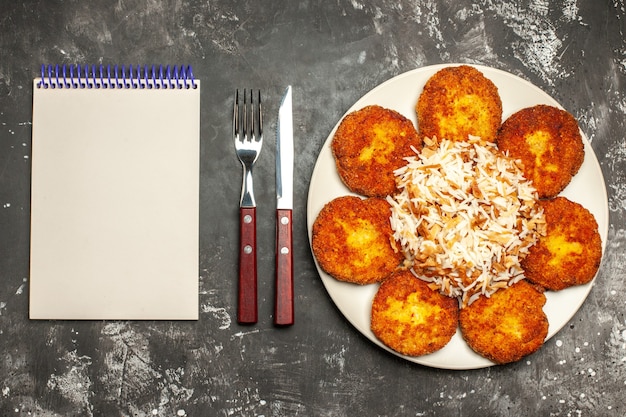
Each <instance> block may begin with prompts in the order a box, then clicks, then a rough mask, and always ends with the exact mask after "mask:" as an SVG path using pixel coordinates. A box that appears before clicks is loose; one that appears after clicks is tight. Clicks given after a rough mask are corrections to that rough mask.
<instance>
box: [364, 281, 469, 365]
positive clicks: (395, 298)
mask: <svg viewBox="0 0 626 417" xmlns="http://www.w3.org/2000/svg"><path fill="white" fill-rule="evenodd" d="M458 319H459V303H458V301H457V300H456V299H455V298H450V297H447V296H445V295H443V294H441V293H440V292H438V291H435V290H432V289H430V287H429V286H428V284H427V283H426V282H425V281H422V280H421V279H419V278H416V277H415V276H414V275H413V274H412V273H411V272H410V271H408V270H401V271H398V272H395V273H394V274H393V275H391V276H390V277H389V278H388V279H386V280H385V281H383V282H382V284H381V285H380V288H379V289H378V291H377V292H376V295H375V296H374V301H373V302H372V317H371V329H372V332H373V333H374V335H376V337H377V338H378V339H379V340H380V341H381V342H383V343H384V344H385V345H387V346H389V347H390V348H391V349H393V350H395V351H396V352H399V353H401V354H403V355H409V356H420V355H426V354H428V353H432V352H435V351H437V350H439V349H441V348H442V347H444V346H445V345H446V344H447V343H448V342H449V341H450V339H451V338H452V336H453V335H454V334H455V332H456V329H457V326H458Z"/></svg>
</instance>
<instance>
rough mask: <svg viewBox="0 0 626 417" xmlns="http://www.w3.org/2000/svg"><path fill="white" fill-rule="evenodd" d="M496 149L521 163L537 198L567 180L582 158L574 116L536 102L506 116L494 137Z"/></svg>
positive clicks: (551, 194)
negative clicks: (535, 104)
mask: <svg viewBox="0 0 626 417" xmlns="http://www.w3.org/2000/svg"><path fill="white" fill-rule="evenodd" d="M496 143H497V145H498V148H499V149H500V150H501V151H502V152H508V154H509V156H511V157H513V158H515V159H520V160H521V161H522V163H523V165H524V166H523V171H524V176H525V177H526V178H528V179H529V180H531V181H532V182H533V185H534V186H535V188H536V189H537V193H538V195H539V198H551V197H554V196H556V195H557V194H559V193H560V192H561V191H562V190H563V189H564V188H565V187H566V186H567V184H569V183H570V181H571V179H572V177H573V176H574V175H576V173H577V172H578V169H579V168H580V166H581V165H582V163H583V159H584V158H585V150H584V146H583V140H582V137H581V135H580V130H579V128H578V123H577V122H576V119H574V116H572V115H571V114H570V113H568V112H567V111H565V110H561V109H559V108H556V107H553V106H547V105H544V104H540V105H537V106H533V107H527V108H524V109H522V110H520V111H518V112H516V113H514V114H512V115H511V116H510V117H509V118H507V119H506V120H505V121H504V123H503V124H502V127H501V128H500V130H499V132H498V136H497V138H496Z"/></svg>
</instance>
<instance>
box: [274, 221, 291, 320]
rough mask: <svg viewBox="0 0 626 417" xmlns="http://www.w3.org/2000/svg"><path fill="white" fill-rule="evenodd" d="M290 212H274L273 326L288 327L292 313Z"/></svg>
mask: <svg viewBox="0 0 626 417" xmlns="http://www.w3.org/2000/svg"><path fill="white" fill-rule="evenodd" d="M291 217H292V211H291V210H288V209H278V210H276V300H275V301H274V303H275V304H274V324H276V325H279V326H290V325H292V324H293V322H294V313H293V247H292V246H293V245H292V241H293V239H292V226H291Z"/></svg>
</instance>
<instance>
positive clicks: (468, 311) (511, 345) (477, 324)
mask: <svg viewBox="0 0 626 417" xmlns="http://www.w3.org/2000/svg"><path fill="white" fill-rule="evenodd" d="M545 303H546V297H545V295H544V294H543V292H542V291H541V289H540V288H538V287H535V286H534V285H533V284H531V283H529V282H528V281H526V280H522V281H519V282H517V283H516V284H513V285H512V286H510V287H508V288H505V289H501V290H499V291H496V292H495V293H494V294H493V295H492V296H491V297H489V298H487V297H484V296H483V297H480V298H479V299H478V300H476V301H474V302H473V303H472V304H470V305H469V306H467V307H465V308H463V309H461V312H460V314H459V324H460V327H461V334H462V335H463V338H464V339H465V341H466V342H467V344H468V345H469V346H470V347H471V348H472V349H473V350H474V351H475V352H476V353H478V354H479V355H481V356H484V357H485V358H487V359H490V360H492V361H493V362H495V363H498V364H504V363H509V362H515V361H517V360H519V359H521V358H523V357H524V356H526V355H529V354H531V353H533V352H535V351H537V350H538V349H539V348H540V347H541V346H542V345H543V342H544V340H545V338H546V336H547V335H548V319H547V317H546V315H545V313H544V312H543V305H544V304H545Z"/></svg>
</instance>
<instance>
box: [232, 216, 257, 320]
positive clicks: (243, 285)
mask: <svg viewBox="0 0 626 417" xmlns="http://www.w3.org/2000/svg"><path fill="white" fill-rule="evenodd" d="M239 225H240V236H239V237H240V239H239V300H238V307H237V321H238V322H239V323H242V324H251V323H256V322H257V315H258V313H257V272H256V207H242V208H240V210H239Z"/></svg>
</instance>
